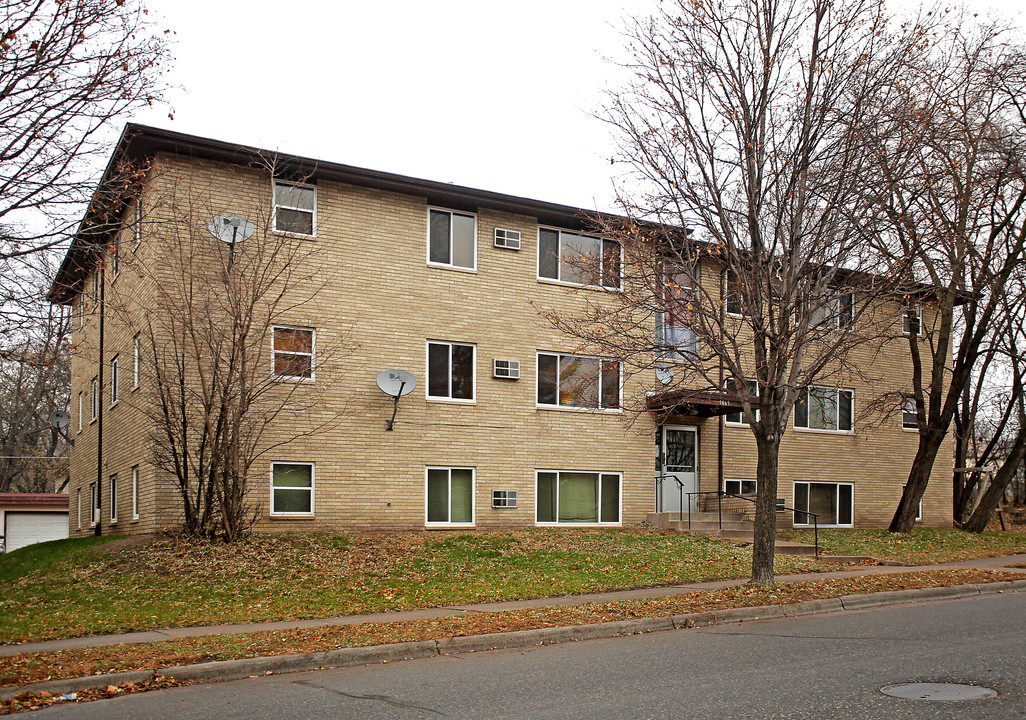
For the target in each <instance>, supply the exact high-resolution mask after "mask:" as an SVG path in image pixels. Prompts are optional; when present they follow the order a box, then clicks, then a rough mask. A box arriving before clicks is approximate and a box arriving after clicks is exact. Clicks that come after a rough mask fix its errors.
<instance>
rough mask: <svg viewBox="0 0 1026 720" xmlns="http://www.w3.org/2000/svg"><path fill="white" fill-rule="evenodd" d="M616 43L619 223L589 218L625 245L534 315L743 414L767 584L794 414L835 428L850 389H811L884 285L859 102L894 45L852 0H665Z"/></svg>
mask: <svg viewBox="0 0 1026 720" xmlns="http://www.w3.org/2000/svg"><path fill="white" fill-rule="evenodd" d="M627 35H628V37H629V40H630V52H631V61H630V62H629V63H628V65H627V67H628V68H629V69H630V70H631V71H632V73H633V75H634V78H635V81H634V82H633V83H632V84H631V85H630V86H629V87H628V88H626V89H624V90H622V91H618V92H616V93H614V94H613V95H612V96H611V102H610V105H609V107H608V108H607V115H606V117H607V119H608V121H609V122H610V123H611V124H612V125H613V126H614V127H615V128H616V130H617V131H618V137H619V138H620V147H619V159H620V161H621V162H623V163H626V164H627V165H628V167H629V168H630V169H631V170H632V171H633V173H632V174H633V180H635V181H637V182H638V186H639V187H640V188H641V189H640V190H638V191H636V192H633V193H628V192H622V193H621V196H620V202H621V205H622V207H623V210H624V211H625V214H626V216H627V217H628V218H629V219H628V220H627V221H626V222H620V221H616V220H609V219H602V218H599V225H600V229H601V230H602V231H603V232H605V233H607V234H608V235H610V236H612V237H614V238H616V239H617V240H619V242H620V244H621V246H622V248H623V270H622V274H623V288H622V291H621V290H620V289H618V288H617V289H616V291H614V292H609V293H607V294H605V295H603V296H602V297H601V298H598V299H597V300H595V301H591V302H588V303H587V305H588V307H587V310H586V311H585V312H584V313H582V314H577V315H573V316H571V315H568V314H566V313H560V312H557V311H550V312H547V313H546V314H547V317H548V318H549V320H550V322H551V323H552V324H553V325H555V326H556V327H558V328H559V329H561V330H562V331H563V332H564V333H566V334H567V335H570V336H572V337H576V338H579V339H580V340H581V341H582V343H583V344H585V345H587V346H590V347H593V348H595V350H596V352H601V353H603V354H606V355H608V356H612V357H616V358H620V359H621V360H623V362H624V364H625V366H626V367H628V368H629V372H633V373H634V374H637V373H641V372H645V371H650V370H651V368H653V367H655V366H658V365H660V364H666V363H669V364H671V365H672V366H673V367H674V368H675V369H678V370H679V371H678V372H675V373H674V380H673V384H672V385H671V386H670V387H669V388H667V389H668V390H669V391H674V390H677V391H679V392H678V393H677V396H678V397H680V398H683V399H684V400H687V399H688V398H691V397H694V393H695V392H696V391H697V392H703V391H710V390H714V391H717V392H721V393H726V394H727V395H728V396H730V397H731V398H732V400H733V402H735V403H739V404H740V405H741V406H742V407H743V414H744V418H745V419H746V421H747V422H748V424H749V426H750V427H751V430H752V433H753V435H754V438H755V442H756V446H757V449H758V469H757V480H758V485H757V504H756V529H755V548H754V554H753V561H752V580H753V581H754V582H760V583H769V582H772V580H773V556H774V542H775V535H776V511H775V502H776V497H777V467H778V459H779V449H780V442H781V437H782V435H783V433H784V430H785V428H786V427H787V425H788V423H789V420H790V418H791V413H792V409H793V407H794V406H795V404H796V403H799V402H801V403H802V405H803V407H805V408H807V409H808V410H809V411H810V412H814V413H815V412H818V413H820V414H824V415H825V416H831V417H832V418H833V419H834V421H835V422H836V419H837V416H838V414H839V409H840V410H842V411H843V408H839V406H843V405H845V403H847V404H848V405H849V407H850V399H851V398H850V395H846V394H845V392H844V391H843V390H840V389H838V390H837V391H836V392H834V393H823V394H822V395H821V396H820V395H819V394H816V393H813V394H810V392H809V388H810V386H812V385H814V383H817V382H818V383H820V384H826V385H832V386H834V387H837V388H841V387H843V382H844V380H845V379H846V378H848V379H850V378H851V376H852V374H853V373H856V372H857V369H856V368H854V367H853V366H852V365H851V364H848V363H845V358H846V356H847V353H848V351H849V350H850V349H851V348H852V347H853V346H855V345H856V344H858V343H865V342H866V340H867V337H869V336H875V335H876V332H875V330H874V328H875V326H876V322H875V320H874V315H873V312H872V308H873V307H874V301H875V300H876V299H877V298H878V297H879V296H880V294H881V293H882V292H884V291H885V290H887V283H886V282H885V281H884V280H883V279H882V278H880V277H878V276H875V275H873V274H872V273H871V272H866V271H867V270H868V271H871V270H874V269H876V268H874V267H873V266H872V265H871V264H870V262H869V260H870V258H868V257H866V255H865V253H863V252H862V248H863V247H864V245H863V241H864V235H863V233H864V232H865V230H866V228H868V227H870V226H871V224H872V219H873V217H872V216H873V210H872V208H870V207H867V206H866V205H865V204H864V203H863V202H862V200H861V198H860V193H859V186H860V182H861V173H862V170H863V168H864V166H865V164H866V162H867V161H868V159H869V158H868V157H867V156H866V151H865V146H864V144H863V135H864V133H865V127H866V126H867V125H868V124H869V123H871V122H872V120H873V119H872V117H869V116H867V115H866V112H865V108H867V107H868V106H869V104H868V103H866V102H864V99H865V98H867V97H868V96H871V95H875V94H877V93H879V92H882V91H883V90H884V89H885V87H886V83H885V79H887V76H888V75H890V76H891V77H893V72H892V69H891V68H889V67H888V65H887V63H888V61H889V60H895V59H896V58H898V57H899V56H900V54H901V53H900V52H899V48H897V47H895V45H894V43H895V42H896V40H895V39H894V38H891V37H889V36H888V34H887V33H886V31H885V18H884V16H883V15H882V13H881V8H880V6H879V5H878V4H877V3H876V2H868V1H861V2H852V3H844V4H839V3H830V2H825V1H823V0H785V1H783V2H780V1H776V0H728V1H721V0H698V1H696V2H690V1H683V0H681V1H680V2H673V3H669V4H664V6H663V9H662V10H661V11H660V12H659V14H657V15H656V16H655V17H652V18H644V19H638V20H635V21H634V23H633V24H632V25H631V26H630V28H629V30H628V32H627ZM571 254H572V253H571ZM578 255H579V256H580V257H579V258H578V260H582V259H586V258H585V257H584V254H583V253H578ZM606 265H607V266H608V265H610V263H606ZM594 284H596V285H603V286H606V287H608V286H609V285H611V284H618V283H610V282H608V281H606V282H603V281H602V279H601V278H599V279H598V281H596V282H595V283H594ZM657 325H658V328H659V330H658V332H654V328H655V327H656V326H657ZM753 378H754V380H755V382H754V384H753V385H751V386H750V385H749V382H750V381H751V380H752V379H753ZM671 394H672V392H671ZM639 400H640V398H639Z"/></svg>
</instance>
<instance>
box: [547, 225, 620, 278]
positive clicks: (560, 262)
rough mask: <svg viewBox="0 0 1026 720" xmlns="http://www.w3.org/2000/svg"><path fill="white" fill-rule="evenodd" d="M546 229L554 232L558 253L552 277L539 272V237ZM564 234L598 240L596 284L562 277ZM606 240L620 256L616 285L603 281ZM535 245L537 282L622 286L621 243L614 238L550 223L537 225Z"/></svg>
mask: <svg viewBox="0 0 1026 720" xmlns="http://www.w3.org/2000/svg"><path fill="white" fill-rule="evenodd" d="M546 231H547V232H554V233H556V242H557V243H558V251H559V255H558V256H557V257H556V277H554V278H553V277H548V276H547V275H542V274H541V261H542V239H541V238H542V232H546ZM564 235H572V236H574V237H580V238H588V239H591V240H598V241H599V273H598V277H599V283H598V284H597V285H596V284H595V283H579V282H575V281H573V280H564V279H563V267H564V266H565V264H566V263H564V261H563V236H564ZM607 242H612V243H616V246H617V249H618V250H619V256H620V258H619V262H618V263H617V267H618V269H619V272H618V275H617V284H616V285H606V284H605V283H604V282H603V281H604V279H605V275H606V268H605V265H604V264H605V244H606V243H607ZM537 246H538V250H537V253H536V258H535V265H534V267H535V273H536V278H537V280H538V282H543V283H556V284H558V285H568V286H570V287H593V288H602V289H605V290H620V289H622V288H623V245H621V244H620V243H619V242H617V241H616V240H613V239H612V238H604V237H602V236H600V235H588V234H585V233H581V232H575V231H573V230H564V229H562V228H558V227H552V226H550V225H539V226H538V242H537Z"/></svg>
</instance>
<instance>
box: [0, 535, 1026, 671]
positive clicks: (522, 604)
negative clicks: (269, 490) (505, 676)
mask: <svg viewBox="0 0 1026 720" xmlns="http://www.w3.org/2000/svg"><path fill="white" fill-rule="evenodd" d="M1024 563H1026V554H1022V555H1008V556H1004V557H995V558H983V559H979V560H965V561H957V562H950V563H943V564H939V565H916V566H904V565H858V566H849V567H847V568H846V569H844V570H828V571H825V572H816V573H803V574H800V575H778V576H777V578H776V581H777V582H804V581H809V580H826V579H831V578H851V577H860V576H866V575H887V574H895V573H903V572H928V571H930V570H952V569H978V570H1011V571H1015V572H1022V573H1024V577H1026V568H1011V567H1008V566H1009V565H1018V564H1024ZM747 582H748V581H747V580H746V579H734V580H711V581H707V582H698V583H689V584H686V585H670V586H662V587H652V588H640V589H637V590H616V591H611V592H601V593H591V594H588V595H572V596H567V597H550V598H539V599H536V600H513V601H507V602H496V603H481V604H471V605H451V606H447V607H437V608H427V609H423V610H409V611H405V612H389V613H376V614H373V615H347V616H342V617H332V618H313V619H309V620H286V621H281V622H265V623H247V624H240V625H207V626H197V627H184V628H169V629H162V630H148V631H145V632H131V633H118V634H114V635H94V636H90V637H79V638H67V639H63V640H48V641H45V642H33V643H22V644H18V645H0V657H8V656H12V655H18V654H21V653H35V652H51V651H54V650H66V649H70V648H87V647H102V646H105V645H118V644H120V643H144V642H157V641H160V640H170V639H173V638H184V637H200V636H204V635H231V634H237V633H253V632H263V631H271V630H294V629H304V628H318V627H332V626H340V625H361V624H364V623H387V622H402V621H404V620H432V619H436V618H444V617H455V616H459V615H466V614H469V613H490V612H502V611H506V610H523V609H528V608H539V607H551V606H553V605H583V604H585V603H592V602H612V601H616V600H636V599H644V598H661V597H672V596H674V595H684V594H687V593H694V592H702V591H704V590H720V589H722V588H726V587H734V586H738V585H744V584H745V583H747Z"/></svg>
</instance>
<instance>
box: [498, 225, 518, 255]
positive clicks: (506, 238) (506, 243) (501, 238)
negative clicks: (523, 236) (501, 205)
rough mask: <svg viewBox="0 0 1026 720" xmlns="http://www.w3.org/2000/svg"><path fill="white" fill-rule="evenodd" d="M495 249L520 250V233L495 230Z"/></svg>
mask: <svg viewBox="0 0 1026 720" xmlns="http://www.w3.org/2000/svg"><path fill="white" fill-rule="evenodd" d="M495 247H497V248H505V249H506V250H519V249H520V231H519V230H505V229H503V228H495Z"/></svg>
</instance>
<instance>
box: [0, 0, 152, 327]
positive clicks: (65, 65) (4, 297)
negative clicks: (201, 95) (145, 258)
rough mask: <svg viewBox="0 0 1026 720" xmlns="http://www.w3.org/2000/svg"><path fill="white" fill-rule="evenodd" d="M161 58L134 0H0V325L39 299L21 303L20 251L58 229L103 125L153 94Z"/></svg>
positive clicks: (57, 238) (81, 187)
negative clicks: (0, 321)
mask: <svg viewBox="0 0 1026 720" xmlns="http://www.w3.org/2000/svg"><path fill="white" fill-rule="evenodd" d="M167 61H168V48H167V40H166V35H165V33H164V32H161V31H159V30H157V29H155V28H154V27H153V26H152V25H151V24H150V23H149V21H148V18H147V15H146V11H145V10H144V9H143V8H142V6H141V5H140V3H139V2H138V0H63V1H60V0H0V288H2V290H0V319H2V320H3V325H2V326H0V331H4V330H10V329H11V328H17V327H20V326H21V325H23V324H24V323H31V322H32V321H33V319H34V318H35V316H36V315H37V314H38V312H39V311H40V307H42V306H43V305H45V304H44V303H35V302H34V303H29V304H28V305H26V304H25V303H24V302H23V300H24V297H25V295H26V293H25V288H26V285H25V283H26V277H27V276H29V275H31V273H30V269H29V268H27V267H26V262H27V259H26V258H27V257H28V256H30V255H32V254H33V253H36V252H39V251H40V250H43V249H46V248H49V247H52V246H53V245H55V244H57V243H59V242H61V241H62V240H63V239H64V238H66V237H68V235H69V234H70V232H69V231H70V229H71V228H72V227H73V224H74V223H75V222H76V220H77V219H78V217H79V213H80V212H81V208H82V207H83V206H84V204H85V202H86V201H87V200H88V199H89V197H90V193H91V192H92V176H93V174H94V173H95V172H96V170H97V168H98V166H101V163H102V162H103V158H104V157H105V156H106V155H108V154H109V150H110V148H109V145H110V142H111V141H112V140H113V137H111V135H110V132H111V130H112V127H111V126H112V125H113V123H115V122H117V121H118V120H119V119H120V118H121V117H123V116H124V115H126V114H127V113H130V112H131V111H132V110H135V109H137V108H139V107H142V106H145V105H150V104H152V103H154V102H156V101H157V100H158V99H159V97H160V94H161V91H162V88H163V80H162V75H163V72H164V68H165V67H166V65H167ZM30 295H31V297H33V298H35V295H34V294H30ZM26 311H27V312H26ZM44 314H45V311H44Z"/></svg>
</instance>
